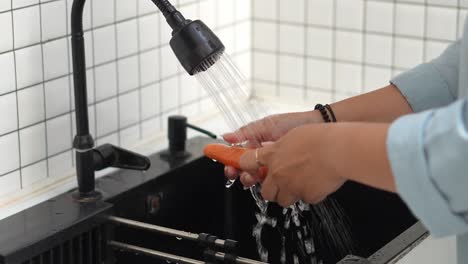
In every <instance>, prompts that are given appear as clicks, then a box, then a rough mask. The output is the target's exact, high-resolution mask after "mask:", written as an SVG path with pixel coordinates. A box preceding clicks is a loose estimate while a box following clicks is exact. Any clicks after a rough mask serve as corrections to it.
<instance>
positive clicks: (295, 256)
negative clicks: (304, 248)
mask: <svg viewBox="0 0 468 264" xmlns="http://www.w3.org/2000/svg"><path fill="white" fill-rule="evenodd" d="M293 260H294V264H299V257H297V255H294V256H293Z"/></svg>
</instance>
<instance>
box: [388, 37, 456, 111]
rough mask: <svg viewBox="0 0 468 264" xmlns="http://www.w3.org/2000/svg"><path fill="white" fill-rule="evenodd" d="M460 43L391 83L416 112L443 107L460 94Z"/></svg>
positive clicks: (454, 44)
mask: <svg viewBox="0 0 468 264" xmlns="http://www.w3.org/2000/svg"><path fill="white" fill-rule="evenodd" d="M459 57H460V41H457V42H454V43H453V44H451V45H450V46H449V47H448V48H447V49H446V50H445V51H444V52H443V53H442V54H441V55H440V56H439V57H437V58H435V59H434V60H432V61H430V62H428V63H423V64H421V65H419V66H417V67H415V68H413V69H411V70H409V71H406V72H404V73H402V74H400V75H398V76H396V77H395V78H393V79H392V80H391V81H390V82H391V83H392V84H394V85H395V86H397V87H398V89H399V90H400V91H401V93H402V94H403V96H404V97H405V98H406V100H407V101H408V103H409V104H410V106H411V108H412V109H413V111H414V112H421V111H424V110H428V109H432V108H436V107H442V106H445V105H447V104H449V103H451V102H453V101H454V100H455V99H456V98H457V95H458V92H457V91H458V74H459V60H460V59H459Z"/></svg>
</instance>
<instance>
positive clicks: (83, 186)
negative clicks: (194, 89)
mask: <svg viewBox="0 0 468 264" xmlns="http://www.w3.org/2000/svg"><path fill="white" fill-rule="evenodd" d="M152 2H153V3H154V4H155V5H156V6H157V7H158V8H159V9H160V10H161V12H162V14H163V15H164V17H165V18H166V21H167V22H168V24H169V25H170V26H171V28H172V29H173V32H172V39H171V41H170V45H171V48H172V50H173V51H174V53H175V55H176V57H177V58H178V59H179V61H180V63H181V64H182V66H183V67H184V69H185V70H186V71H187V72H188V73H189V74H190V75H194V74H197V73H199V72H201V71H205V70H207V69H208V68H210V67H211V66H212V65H213V64H214V63H216V61H217V60H218V59H219V58H220V57H221V55H222V54H223V52H224V45H223V43H222V42H221V41H220V40H219V38H218V37H217V36H216V35H215V34H214V33H213V32H212V31H211V30H210V29H209V28H208V27H207V26H206V25H205V24H204V23H203V22H201V21H200V20H195V21H191V20H188V19H185V18H184V16H183V15H182V14H181V13H180V12H179V11H177V9H176V8H175V7H174V6H172V4H171V3H170V2H169V1H168V0H152ZM85 3H86V0H74V1H73V6H72V11H71V44H72V58H73V80H74V86H75V114H76V130H77V132H76V136H75V139H74V141H73V147H74V148H75V150H76V174H77V179H78V192H77V193H76V194H75V195H74V196H75V197H76V199H77V200H79V201H83V202H86V201H94V200H97V199H99V198H100V196H101V195H100V194H99V192H97V191H96V190H95V177H94V172H95V170H99V169H103V168H107V167H118V168H124V169H134V170H147V169H148V168H149V166H150V161H149V159H148V158H146V157H144V156H142V155H139V154H136V153H133V152H130V151H128V150H125V149H121V148H118V147H115V146H112V145H103V146H100V147H96V148H95V146H94V140H93V138H92V136H91V134H90V133H89V120H88V107H87V106H88V103H87V90H86V61H85V44H84V37H83V9H84V5H85Z"/></svg>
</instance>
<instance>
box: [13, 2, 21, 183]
mask: <svg viewBox="0 0 468 264" xmlns="http://www.w3.org/2000/svg"><path fill="white" fill-rule="evenodd" d="M11 7H12V8H13V0H11ZM11 29H12V30H11V32H12V35H13V36H12V37H13V39H12V41H13V49H14V48H15V39H16V38H15V18H14V15H13V12H12V13H11ZM13 63H14V68H15V93H16V96H15V98H16V124H17V125H18V130H17V131H16V133H17V137H18V165H19V167H18V168H16V169H18V170H19V177H20V178H19V181H20V190H21V189H23V172H22V171H21V137H20V122H19V99H18V68H17V67H18V65H17V63H16V51H14V52H13Z"/></svg>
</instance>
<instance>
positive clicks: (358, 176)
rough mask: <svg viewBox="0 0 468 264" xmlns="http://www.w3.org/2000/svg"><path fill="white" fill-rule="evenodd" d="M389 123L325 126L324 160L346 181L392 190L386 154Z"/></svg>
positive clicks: (392, 185) (393, 189) (392, 179)
mask: <svg viewBox="0 0 468 264" xmlns="http://www.w3.org/2000/svg"><path fill="white" fill-rule="evenodd" d="M389 127H390V125H389V124H370V123H341V124H336V125H333V126H329V127H328V128H327V133H326V135H324V142H323V146H324V155H323V156H322V157H324V161H323V162H326V163H328V164H329V168H331V169H333V170H336V173H337V174H338V175H340V176H341V177H344V178H346V179H348V180H351V181H355V182H359V183H362V184H365V185H368V186H371V187H374V188H379V189H382V190H386V191H391V192H395V191H396V187H395V181H394V177H393V174H392V170H391V167H390V162H389V159H388V156H387V148H386V138H387V132H388V129H389Z"/></svg>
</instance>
